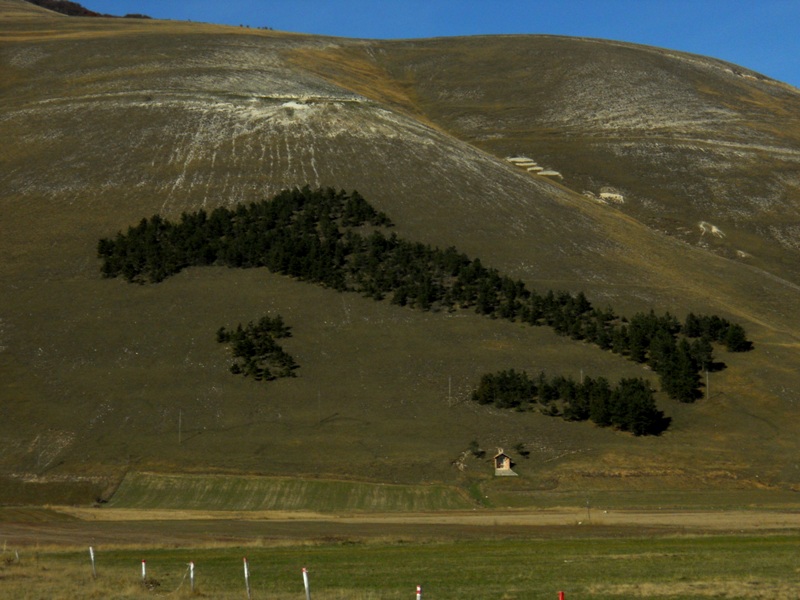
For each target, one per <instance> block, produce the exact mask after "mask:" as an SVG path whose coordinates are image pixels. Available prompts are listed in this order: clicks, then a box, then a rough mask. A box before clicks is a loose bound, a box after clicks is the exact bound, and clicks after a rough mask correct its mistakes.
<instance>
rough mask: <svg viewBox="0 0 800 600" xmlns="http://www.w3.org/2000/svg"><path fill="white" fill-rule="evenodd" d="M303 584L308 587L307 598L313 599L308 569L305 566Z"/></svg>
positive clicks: (307, 599) (308, 599)
mask: <svg viewBox="0 0 800 600" xmlns="http://www.w3.org/2000/svg"><path fill="white" fill-rule="evenodd" d="M303 586H304V587H305V588H306V600H311V588H310V587H309V585H308V569H306V568H305V567H303Z"/></svg>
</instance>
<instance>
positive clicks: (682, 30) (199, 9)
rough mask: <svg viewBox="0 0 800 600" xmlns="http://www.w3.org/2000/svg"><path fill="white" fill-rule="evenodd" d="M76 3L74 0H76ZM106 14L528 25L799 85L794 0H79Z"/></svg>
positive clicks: (305, 24) (303, 22)
mask: <svg viewBox="0 0 800 600" xmlns="http://www.w3.org/2000/svg"><path fill="white" fill-rule="evenodd" d="M79 1H80V0H79ZM80 3H81V4H83V5H84V6H85V7H87V8H89V9H91V10H95V11H98V12H104V13H109V14H114V15H123V14H126V13H144V14H147V15H150V16H151V17H154V18H162V19H178V20H191V21H204V22H208V23H220V24H226V25H249V26H251V27H271V28H272V29H276V30H282V31H294V32H301V33H314V34H324V35H335V36H341V37H352V38H379V39H398V38H427V37H439V36H454V35H478V34H505V33H526V34H527V33H531V34H542V33H543V34H555V35H569V36H585V37H596V38H604V39H612V40H621V41H626V42H635V43H640V44H648V45H652V46H660V47H663V48H671V49H674V50H683V51H686V52H694V53H696V54H703V55H706V56H713V57H715V58H720V59H723V60H727V61H730V62H732V63H736V64H738V65H741V66H744V67H747V68H750V69H753V70H755V71H758V72H760V73H763V74H764V75H768V76H770V77H773V78H775V79H779V80H781V81H785V82H787V83H790V84H792V85H794V86H796V87H800V0H746V1H745V0H548V1H544V0H515V1H507V0H458V1H457V0H83V1H82V2H80Z"/></svg>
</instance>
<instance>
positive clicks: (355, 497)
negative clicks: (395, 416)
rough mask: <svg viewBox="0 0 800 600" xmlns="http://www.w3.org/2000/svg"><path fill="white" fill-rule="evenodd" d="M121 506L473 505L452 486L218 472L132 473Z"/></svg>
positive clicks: (323, 508) (116, 501)
mask: <svg viewBox="0 0 800 600" xmlns="http://www.w3.org/2000/svg"><path fill="white" fill-rule="evenodd" d="M109 505H110V506H113V507H115V508H149V509H156V508H159V509H176V510H177V509H180V510H307V511H316V512H333V511H351V510H354V511H362V510H364V511H427V510H448V509H450V510H452V509H464V508H472V507H473V506H474V504H473V503H472V502H470V501H469V500H468V499H467V498H466V497H465V496H464V495H463V494H462V493H461V492H460V491H459V490H457V489H456V488H453V487H447V486H435V485H434V486H411V485H382V484H372V483H360V482H349V481H327V480H307V479H285V478H271V477H244V476H229V475H225V476H217V475H161V474H153V473H132V474H129V475H128V476H126V477H125V479H124V481H123V482H122V485H121V486H120V488H119V490H118V491H117V493H116V494H115V495H114V497H113V498H112V499H111V501H110V502H109Z"/></svg>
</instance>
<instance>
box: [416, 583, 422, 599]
mask: <svg viewBox="0 0 800 600" xmlns="http://www.w3.org/2000/svg"><path fill="white" fill-rule="evenodd" d="M417 600H422V586H421V585H418V586H417Z"/></svg>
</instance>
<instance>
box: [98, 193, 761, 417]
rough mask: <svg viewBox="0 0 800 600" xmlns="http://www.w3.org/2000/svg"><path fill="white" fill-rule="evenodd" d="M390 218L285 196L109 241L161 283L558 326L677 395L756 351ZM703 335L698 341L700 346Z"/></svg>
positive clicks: (109, 266) (717, 329)
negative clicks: (265, 277)
mask: <svg viewBox="0 0 800 600" xmlns="http://www.w3.org/2000/svg"><path fill="white" fill-rule="evenodd" d="M391 225H392V224H391V221H390V220H389V218H388V217H387V216H386V215H385V214H383V213H381V212H378V211H376V210H375V209H374V208H373V207H372V206H371V205H370V204H369V203H368V202H367V201H366V200H364V198H363V197H361V195H360V194H358V192H355V191H354V192H352V193H351V194H347V193H346V192H344V191H338V192H337V191H336V190H334V189H332V188H326V189H317V190H311V189H309V188H308V186H306V187H305V188H303V189H302V190H299V189H296V188H295V189H293V190H284V191H283V192H280V193H279V194H278V195H276V196H275V197H274V198H273V199H272V200H271V201H263V202H258V203H251V204H248V205H245V204H241V205H238V206H236V207H235V208H232V209H227V208H223V207H220V208H217V209H215V210H214V211H212V212H211V213H210V214H208V213H206V212H205V211H203V210H200V211H197V212H195V213H191V214H187V213H184V214H183V215H181V218H180V221H179V222H177V223H172V222H170V221H168V220H166V219H163V218H162V217H160V216H158V215H155V216H153V217H151V218H150V219H142V221H141V222H140V223H139V224H138V225H137V226H135V227H131V228H129V229H128V232H127V233H126V234H123V233H122V232H120V233H118V234H117V236H116V238H114V239H110V238H107V239H102V240H100V242H99V243H98V255H99V256H100V257H101V258H102V259H103V265H102V272H103V274H104V275H105V276H106V277H116V276H123V277H125V278H126V279H127V280H128V281H135V282H146V281H151V282H158V281H161V280H163V279H164V278H165V277H168V276H170V275H172V274H174V273H177V272H178V271H180V270H181V269H184V268H186V267H189V266H203V265H227V266H230V267H240V268H247V267H267V268H269V269H270V270H271V271H273V272H276V273H281V274H284V275H289V276H291V277H295V278H298V279H301V280H305V281H311V282H315V283H319V284H321V285H324V286H327V287H331V288H333V289H336V290H340V291H353V292H358V293H361V294H364V295H366V296H368V297H372V298H375V299H377V300H381V299H385V298H388V299H389V300H390V301H391V302H393V303H395V304H398V305H402V306H411V307H416V308H419V309H422V310H442V309H444V310H457V309H470V310H475V311H476V312H478V313H479V314H483V315H487V316H490V317H493V318H502V319H509V320H514V321H521V322H525V323H529V324H531V325H536V326H549V327H552V328H553V329H554V330H555V331H556V332H557V333H559V334H561V335H565V336H569V337H571V338H573V339H576V340H585V341H587V342H589V343H592V344H595V345H597V346H599V347H600V348H602V349H606V350H611V351H612V352H615V353H618V354H621V355H624V356H626V357H628V358H630V359H631V360H633V361H636V362H640V363H647V364H648V365H650V366H651V367H652V368H653V369H654V370H655V371H656V372H657V373H658V374H659V376H660V378H661V385H662V388H663V390H664V391H666V392H667V393H668V394H669V395H670V396H671V397H672V398H675V399H677V400H680V401H682V402H691V401H693V400H694V399H695V398H697V397H698V396H699V395H700V392H699V387H700V379H701V378H700V372H701V371H703V370H714V369H718V368H722V366H724V365H723V364H722V363H717V362H714V358H713V347H712V345H711V344H712V342H717V343H723V344H725V345H726V347H727V349H728V350H730V351H734V352H740V351H744V350H748V349H750V348H751V346H752V344H751V343H750V342H749V341H748V340H747V337H746V334H745V331H744V329H743V328H742V327H741V326H740V325H737V324H732V323H730V322H728V321H727V320H725V319H722V318H720V317H717V316H696V315H689V317H687V319H686V322H685V323H684V324H683V325H682V324H681V323H679V322H678V321H677V319H675V318H674V317H672V316H671V315H669V314H668V313H667V314H665V315H663V316H657V315H656V314H655V313H654V312H653V311H650V313H640V314H636V315H634V316H633V317H632V318H631V319H630V320H628V319H625V318H621V317H619V316H618V315H616V314H614V312H613V311H612V310H611V309H610V308H607V309H604V310H601V309H597V308H595V307H593V306H592V304H591V303H590V302H589V301H588V300H587V298H586V297H585V295H584V294H583V293H582V292H579V293H577V294H571V293H568V292H555V291H552V290H551V291H548V292H546V293H544V294H540V293H537V292H536V291H534V290H530V289H528V288H527V287H526V286H525V284H524V283H523V282H522V281H520V280H516V279H513V278H511V277H508V276H505V275H502V274H501V273H500V272H499V271H498V270H497V269H493V268H488V267H485V266H484V265H483V264H482V263H481V261H480V259H477V258H476V259H471V258H469V257H468V256H467V255H465V254H463V253H461V252H458V250H456V249H455V248H453V247H450V248H447V249H444V250H442V249H439V248H435V247H431V246H429V245H425V244H421V243H416V242H410V241H407V240H403V239H401V238H399V237H398V236H397V235H395V234H394V233H392V234H390V235H387V233H386V232H385V231H383V229H384V228H386V227H391ZM690 340H691V341H690Z"/></svg>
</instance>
